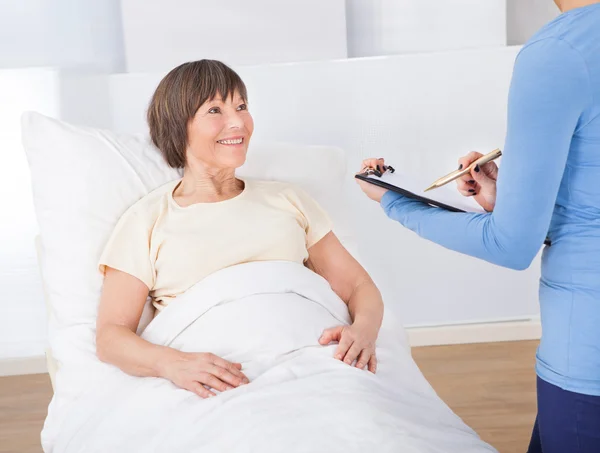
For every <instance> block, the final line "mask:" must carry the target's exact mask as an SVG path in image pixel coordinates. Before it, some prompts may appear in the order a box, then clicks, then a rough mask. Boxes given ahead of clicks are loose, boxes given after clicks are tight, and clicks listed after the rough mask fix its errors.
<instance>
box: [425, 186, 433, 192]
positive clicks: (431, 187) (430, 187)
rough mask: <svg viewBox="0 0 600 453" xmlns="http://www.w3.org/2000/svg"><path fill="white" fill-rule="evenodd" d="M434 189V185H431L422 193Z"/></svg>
mask: <svg viewBox="0 0 600 453" xmlns="http://www.w3.org/2000/svg"><path fill="white" fill-rule="evenodd" d="M434 187H435V185H431V186H429V187H428V188H427V189H425V190H424V191H423V192H429V191H430V190H431V189H433V188H434Z"/></svg>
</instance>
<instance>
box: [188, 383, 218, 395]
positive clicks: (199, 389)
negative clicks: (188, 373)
mask: <svg viewBox="0 0 600 453" xmlns="http://www.w3.org/2000/svg"><path fill="white" fill-rule="evenodd" d="M188 390H190V391H192V392H194V393H195V394H196V395H198V396H199V397H200V398H212V397H213V396H217V395H216V393H213V392H211V391H210V390H208V389H207V388H206V387H204V386H203V385H202V384H201V383H200V382H193V383H192V385H191V386H190V388H188Z"/></svg>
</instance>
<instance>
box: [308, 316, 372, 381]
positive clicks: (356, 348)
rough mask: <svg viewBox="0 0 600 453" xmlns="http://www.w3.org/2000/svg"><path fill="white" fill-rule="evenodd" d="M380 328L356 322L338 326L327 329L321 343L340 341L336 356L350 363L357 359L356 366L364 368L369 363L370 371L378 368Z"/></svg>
mask: <svg viewBox="0 0 600 453" xmlns="http://www.w3.org/2000/svg"><path fill="white" fill-rule="evenodd" d="M378 333H379V329H377V328H374V327H373V326H369V325H368V324H366V323H365V324H358V323H356V322H354V324H352V325H350V326H337V327H333V328H331V329H326V330H325V331H324V332H323V334H322V335H321V338H319V343H320V344H321V345H327V344H329V343H331V342H333V341H337V342H338V347H337V349H336V351H335V355H334V357H335V358H336V359H338V360H342V361H344V362H345V363H347V364H348V365H352V362H354V361H355V360H356V365H355V366H356V368H360V369H361V370H362V369H364V368H365V367H366V366H367V365H368V366H369V371H370V372H371V373H375V371H376V370H377V357H376V356H375V343H376V341H377V334H378Z"/></svg>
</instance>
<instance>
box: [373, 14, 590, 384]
mask: <svg viewBox="0 0 600 453" xmlns="http://www.w3.org/2000/svg"><path fill="white" fill-rule="evenodd" d="M381 205H382V207H383V209H384V210H385V212H386V214H387V215H388V216H389V217H390V218H392V219H394V220H397V221H398V222H400V223H401V224H402V225H404V226H406V227H407V228H409V229H411V230H413V231H414V232H416V233H417V234H419V235H420V236H422V237H423V238H426V239H428V240H431V241H433V242H436V243H438V244H440V245H442V246H444V247H446V248H449V249H452V250H455V251H457V252H461V253H465V254H468V255H471V256H474V257H477V258H481V259H483V260H486V261H489V262H491V263H494V264H497V265H500V266H504V267H509V268H512V269H525V268H527V267H528V266H529V265H530V264H531V262H532V260H533V259H534V257H535V256H536V255H537V253H538V251H539V250H540V248H541V247H542V245H543V243H544V239H545V238H546V236H548V238H549V239H550V240H551V243H552V245H551V246H549V247H546V248H545V249H544V253H543V256H542V278H541V281H540V308H541V318H542V330H543V336H542V341H541V344H540V347H539V349H538V354H537V365H536V369H537V373H538V375H539V376H540V377H541V378H542V379H544V380H546V381H548V382H550V383H552V384H554V385H557V386H559V387H561V388H564V389H567V390H571V391H576V392H580V393H586V394H592V395H600V4H593V5H590V6H587V7H583V8H578V9H574V10H571V11H569V12H566V13H564V14H562V15H561V16H559V17H558V18H556V19H555V20H554V21H552V22H550V23H549V24H547V25H546V26H545V27H544V28H542V29H541V30H540V31H539V32H538V33H537V34H536V35H535V36H534V37H533V38H532V39H531V40H530V41H529V42H528V43H527V44H526V45H525V46H524V47H523V48H522V49H521V51H520V53H519V55H518V56H517V60H516V62H515V66H514V72H513V79H512V82H511V87H510V93H509V100H508V130H507V135H506V141H505V146H504V150H503V158H502V164H501V167H500V170H499V175H498V181H497V197H496V206H495V208H494V211H493V213H489V214H473V213H453V212H449V211H445V210H442V209H438V208H434V207H430V206H428V205H425V204H423V203H420V202H418V201H416V200H413V199H408V198H406V197H403V196H402V195H399V194H397V193H395V192H391V191H390V192H387V193H386V194H385V195H384V196H383V198H382V200H381Z"/></svg>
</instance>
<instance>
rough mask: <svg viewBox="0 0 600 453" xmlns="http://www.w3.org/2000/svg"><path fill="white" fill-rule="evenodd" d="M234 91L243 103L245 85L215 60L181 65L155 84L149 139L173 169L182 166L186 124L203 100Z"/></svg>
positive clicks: (151, 102) (150, 111)
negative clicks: (156, 85)
mask: <svg viewBox="0 0 600 453" xmlns="http://www.w3.org/2000/svg"><path fill="white" fill-rule="evenodd" d="M236 91H238V92H239V94H240V96H241V97H242V99H243V100H244V102H245V101H247V99H248V97H247V93H246V85H244V82H243V81H242V79H241V78H240V76H239V75H238V74H237V73H236V72H235V71H234V70H233V69H231V68H230V67H228V66H227V65H225V64H224V63H221V62H220V61H216V60H199V61H192V62H189V63H184V64H182V65H180V66H177V67H176V68H175V69H172V70H171V71H170V72H169V73H168V74H167V75H166V76H165V77H164V78H163V79H162V80H161V81H160V83H159V84H158V87H157V88H156V91H155V92H154V95H153V96H152V100H151V101H150V106H149V107H148V126H149V127H150V137H151V139H152V142H153V143H154V145H156V147H157V148H158V149H159V150H160V151H161V152H162V154H163V157H164V158H165V160H166V161H167V163H168V164H169V166H171V167H173V168H183V167H184V166H185V150H186V147H187V144H188V135H187V125H188V123H189V121H190V120H191V119H192V118H193V117H194V115H195V114H196V111H197V110H198V109H199V108H200V106H201V105H202V104H204V103H205V102H206V101H211V100H213V99H214V98H215V97H216V96H217V95H220V96H221V97H222V98H223V99H227V98H228V97H230V96H231V97H233V95H234V93H235V92H236Z"/></svg>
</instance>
